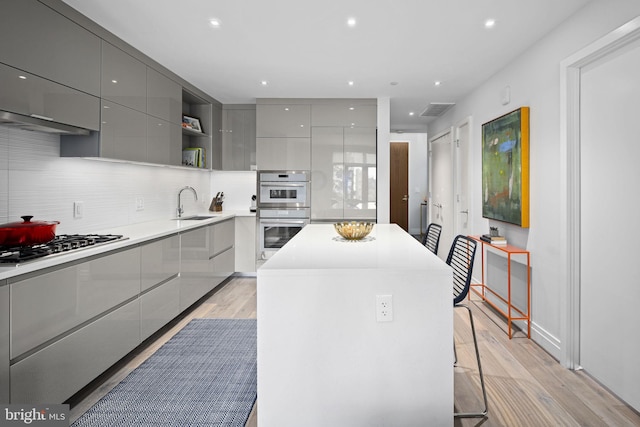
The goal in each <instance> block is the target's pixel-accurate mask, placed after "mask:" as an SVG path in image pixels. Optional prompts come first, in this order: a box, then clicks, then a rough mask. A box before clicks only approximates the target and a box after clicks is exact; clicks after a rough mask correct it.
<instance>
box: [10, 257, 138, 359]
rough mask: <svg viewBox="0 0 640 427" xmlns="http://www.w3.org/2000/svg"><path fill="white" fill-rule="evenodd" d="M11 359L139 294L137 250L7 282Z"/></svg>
mask: <svg viewBox="0 0 640 427" xmlns="http://www.w3.org/2000/svg"><path fill="white" fill-rule="evenodd" d="M10 287H11V307H12V309H11V358H12V359H13V358H15V357H17V356H19V355H21V354H23V353H25V352H27V351H29V350H31V349H33V348H34V347H37V346H38V345H41V344H43V343H44V342H46V341H48V340H50V339H52V338H55V337H56V336H58V335H60V334H64V333H65V332H67V331H69V330H70V329H72V328H74V327H77V326H78V325H81V324H82V323H83V322H86V321H88V320H90V319H92V318H93V317H96V316H98V315H100V314H101V313H104V312H106V311H108V310H110V309H112V308H113V307H116V306H117V305H118V304H121V303H123V302H124V301H126V300H128V299H130V298H132V297H135V296H137V295H138V294H139V293H140V249H139V248H135V249H130V250H127V251H122V252H118V253H115V254H112V255H107V256H104V257H101V258H96V259H94V260H91V261H88V262H85V263H82V264H78V265H74V266H71V267H67V268H62V269H60V270H54V271H52V272H49V273H45V274H42V275H38V276H35V277H31V278H28V279H25V280H21V281H17V282H14V283H11V285H10Z"/></svg>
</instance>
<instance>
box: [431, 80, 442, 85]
mask: <svg viewBox="0 0 640 427" xmlns="http://www.w3.org/2000/svg"><path fill="white" fill-rule="evenodd" d="M441 84H442V82H441V81H440V80H436V81H435V82H433V85H434V86H440V85H441Z"/></svg>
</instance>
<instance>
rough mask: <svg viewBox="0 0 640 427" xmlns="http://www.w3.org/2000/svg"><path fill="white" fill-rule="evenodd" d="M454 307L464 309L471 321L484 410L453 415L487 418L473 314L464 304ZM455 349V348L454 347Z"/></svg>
mask: <svg viewBox="0 0 640 427" xmlns="http://www.w3.org/2000/svg"><path fill="white" fill-rule="evenodd" d="M455 307H464V308H466V309H467V311H468V312H469V320H470V321H471V334H472V335H473V344H474V346H475V348H476V360H477V361H478V372H479V374H480V386H481V388H482V399H483V401H484V409H483V410H482V411H481V412H455V413H454V414H453V416H454V417H456V418H484V417H486V416H487V411H488V405H487V390H486V389H485V386H484V375H483V373H482V364H481V363H480V352H479V351H478V339H477V337H476V327H475V324H474V322H473V313H471V309H470V308H469V307H467V306H466V305H464V304H457V305H456V306H455ZM454 348H455V347H454Z"/></svg>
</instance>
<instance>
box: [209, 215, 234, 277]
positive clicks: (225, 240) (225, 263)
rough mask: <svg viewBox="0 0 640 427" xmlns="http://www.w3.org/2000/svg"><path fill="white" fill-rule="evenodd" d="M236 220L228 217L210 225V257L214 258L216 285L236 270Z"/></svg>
mask: <svg viewBox="0 0 640 427" xmlns="http://www.w3.org/2000/svg"><path fill="white" fill-rule="evenodd" d="M235 230H236V229H235V220H234V219H228V220H226V221H221V222H219V223H216V224H213V225H212V226H209V238H210V240H211V242H212V245H211V252H210V257H211V259H212V260H213V281H214V284H215V285H214V286H217V285H218V284H220V283H222V282H223V281H224V280H225V279H226V278H227V277H229V276H231V275H232V274H233V273H234V271H235V250H234V247H235V235H236V231H235Z"/></svg>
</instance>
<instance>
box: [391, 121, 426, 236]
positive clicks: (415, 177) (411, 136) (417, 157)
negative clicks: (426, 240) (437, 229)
mask: <svg viewBox="0 0 640 427" xmlns="http://www.w3.org/2000/svg"><path fill="white" fill-rule="evenodd" d="M391 142H408V143H409V233H411V234H419V233H420V203H421V202H422V201H423V200H424V199H425V197H427V195H428V192H429V188H428V186H427V166H428V163H429V161H428V151H429V141H428V139H427V134H426V133H403V134H398V133H392V134H391V138H390V143H391ZM426 226H427V219H426V218H423V220H422V228H423V230H424V229H425V228H426Z"/></svg>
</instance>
